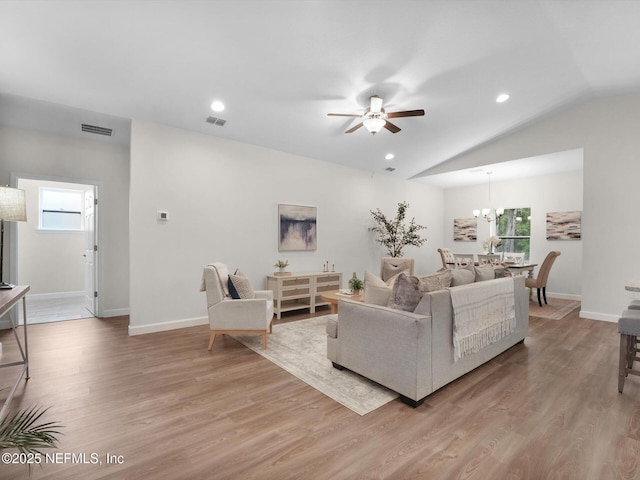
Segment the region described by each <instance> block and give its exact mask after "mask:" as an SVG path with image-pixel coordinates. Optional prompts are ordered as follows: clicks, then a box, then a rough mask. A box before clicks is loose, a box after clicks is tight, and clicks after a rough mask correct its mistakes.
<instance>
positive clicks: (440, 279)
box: [419, 270, 452, 293]
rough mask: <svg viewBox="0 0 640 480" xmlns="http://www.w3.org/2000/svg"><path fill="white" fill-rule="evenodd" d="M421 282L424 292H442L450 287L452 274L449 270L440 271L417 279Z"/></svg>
mask: <svg viewBox="0 0 640 480" xmlns="http://www.w3.org/2000/svg"><path fill="white" fill-rule="evenodd" d="M419 278H420V281H421V282H422V287H421V288H422V290H423V293H424V292H435V291H436V290H444V289H445V288H449V287H450V286H451V281H452V274H451V270H441V271H439V272H436V273H432V274H431V275H425V276H422V277H419Z"/></svg>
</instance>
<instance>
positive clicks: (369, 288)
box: [364, 270, 408, 306]
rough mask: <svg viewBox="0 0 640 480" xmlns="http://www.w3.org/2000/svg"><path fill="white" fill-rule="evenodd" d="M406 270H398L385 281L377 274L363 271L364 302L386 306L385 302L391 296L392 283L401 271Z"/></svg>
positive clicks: (386, 302) (387, 301)
mask: <svg viewBox="0 0 640 480" xmlns="http://www.w3.org/2000/svg"><path fill="white" fill-rule="evenodd" d="M407 272H408V271H407V270H405V271H403V272H400V273H398V274H397V275H394V276H393V277H391V278H390V279H389V280H387V281H386V282H385V281H384V280H382V279H381V278H380V277H378V276H377V275H374V274H373V273H371V272H367V271H365V272H364V303H370V304H373V305H382V306H387V304H388V303H389V298H391V292H392V290H393V285H394V284H395V283H396V280H397V278H398V277H399V276H400V274H401V273H407Z"/></svg>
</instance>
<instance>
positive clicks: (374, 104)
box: [369, 95, 382, 113]
mask: <svg viewBox="0 0 640 480" xmlns="http://www.w3.org/2000/svg"><path fill="white" fill-rule="evenodd" d="M369 102H370V106H369V111H370V112H371V113H380V112H381V111H382V99H381V98H380V97H379V96H377V95H372V96H371V98H370V99H369Z"/></svg>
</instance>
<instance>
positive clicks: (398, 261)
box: [380, 257, 415, 282]
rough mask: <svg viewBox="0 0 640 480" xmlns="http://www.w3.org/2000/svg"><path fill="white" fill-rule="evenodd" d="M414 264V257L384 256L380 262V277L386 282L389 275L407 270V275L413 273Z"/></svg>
mask: <svg viewBox="0 0 640 480" xmlns="http://www.w3.org/2000/svg"><path fill="white" fill-rule="evenodd" d="M414 264H415V259H413V258H400V257H384V258H383V259H382V262H381V263H380V278H381V279H382V280H383V281H385V282H386V281H387V280H389V279H390V278H391V277H393V276H395V275H398V274H399V273H402V272H406V271H407V270H408V271H409V272H408V274H409V275H413V267H414Z"/></svg>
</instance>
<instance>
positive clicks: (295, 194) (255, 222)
mask: <svg viewBox="0 0 640 480" xmlns="http://www.w3.org/2000/svg"><path fill="white" fill-rule="evenodd" d="M442 196H443V194H442V190H441V189H439V188H433V187H429V186H424V185H420V184H418V183H415V182H409V181H404V180H397V179H394V178H392V177H389V176H384V175H380V174H377V175H374V176H373V177H372V174H371V172H364V171H359V170H355V169H351V168H347V167H342V166H339V165H334V164H330V163H326V162H320V161H317V160H312V159H309V158H304V157H300V156H296V155H292V154H287V153H283V152H278V151H274V150H270V149H266V148H262V147H256V146H253V145H248V144H243V143H238V142H234V141H230V140H225V139H221V138H217V137H213V136H207V135H202V134H198V133H191V132H186V131H183V130H179V129H174V128H169V127H164V126H160V125H155V124H150V123H145V122H141V121H134V122H133V124H132V132H131V193H130V199H131V210H130V212H131V217H130V238H131V240H130V244H131V255H130V257H131V317H130V327H129V331H130V333H131V334H137V333H146V332H150V331H157V330H166V329H170V328H178V327H182V326H187V325H191V324H201V323H203V322H204V321H205V320H204V317H205V316H206V307H205V297H204V294H202V293H200V292H199V285H200V278H201V274H202V268H203V267H204V266H205V265H206V264H207V263H210V262H214V261H222V262H225V263H227V265H228V266H229V267H230V268H231V269H235V268H240V269H241V270H242V271H243V272H245V273H246V274H247V275H248V276H249V278H250V279H251V282H252V284H253V285H254V288H264V287H265V276H266V275H267V274H269V273H271V272H273V271H274V267H273V263H274V262H275V261H276V260H277V259H279V258H286V259H288V260H289V263H290V267H289V269H290V270H291V271H310V270H313V271H319V270H321V269H322V265H323V263H324V262H325V261H326V260H329V261H330V262H331V263H335V266H336V270H337V271H342V272H343V273H344V277H343V278H344V279H345V280H346V279H347V278H349V277H350V276H351V275H352V273H353V272H354V271H355V272H357V273H358V274H359V276H360V277H361V276H362V274H363V272H364V271H365V270H370V271H373V272H376V273H378V272H379V269H380V258H381V257H383V256H384V255H385V250H384V249H383V248H382V247H381V246H379V245H378V244H377V243H375V241H374V237H373V234H372V233H371V232H369V231H368V228H369V227H370V226H371V225H372V221H371V215H370V213H369V210H372V209H376V208H380V209H381V210H382V211H383V212H385V213H387V214H388V215H390V216H394V215H395V211H396V205H397V203H398V202H401V201H404V200H406V201H408V202H409V203H410V209H409V214H410V216H414V217H415V218H416V221H417V222H418V223H420V224H423V225H426V226H427V227H428V229H427V230H426V231H424V234H425V236H426V237H427V239H428V241H427V243H426V244H425V245H424V246H423V247H421V248H419V249H418V248H407V250H406V252H405V256H407V257H414V258H415V259H416V271H417V273H429V272H432V271H435V270H436V269H437V268H438V267H439V266H440V265H439V263H440V260H439V257H438V256H437V252H436V249H437V248H438V246H439V245H440V244H441V242H442V208H443V204H442ZM279 203H289V204H296V205H311V206H316V207H317V208H318V211H317V214H318V249H317V251H315V252H286V253H285V252H278V244H277V235H278V226H277V209H278V204H279ZM158 210H167V211H168V212H169V215H170V220H169V221H168V222H166V223H161V222H158V221H157V220H156V213H157V211H158ZM361 278H362V277H361Z"/></svg>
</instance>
